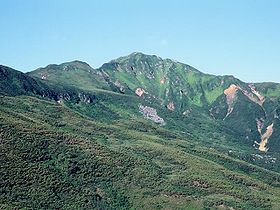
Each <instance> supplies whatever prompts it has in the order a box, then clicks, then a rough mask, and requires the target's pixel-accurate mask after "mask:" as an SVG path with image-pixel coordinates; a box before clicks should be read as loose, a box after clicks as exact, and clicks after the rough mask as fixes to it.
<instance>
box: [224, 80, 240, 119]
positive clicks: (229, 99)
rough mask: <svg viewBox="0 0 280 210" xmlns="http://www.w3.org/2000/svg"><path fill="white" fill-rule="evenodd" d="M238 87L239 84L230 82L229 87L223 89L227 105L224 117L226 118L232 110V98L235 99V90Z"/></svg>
mask: <svg viewBox="0 0 280 210" xmlns="http://www.w3.org/2000/svg"><path fill="white" fill-rule="evenodd" d="M239 89H240V87H239V86H237V85H235V84H231V85H230V86H229V88H227V89H225V90H224V94H225V95H226V98H227V105H228V111H227V114H226V116H225V118H227V117H228V116H229V115H230V114H231V113H232V111H233V102H234V99H235V96H236V92H237V90H239ZM225 118H224V119H225Z"/></svg>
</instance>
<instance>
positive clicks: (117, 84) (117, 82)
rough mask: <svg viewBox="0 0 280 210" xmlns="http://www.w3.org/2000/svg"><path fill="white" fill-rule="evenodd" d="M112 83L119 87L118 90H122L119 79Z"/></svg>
mask: <svg viewBox="0 0 280 210" xmlns="http://www.w3.org/2000/svg"><path fill="white" fill-rule="evenodd" d="M114 85H115V86H116V87H118V88H119V90H120V92H124V89H125V88H124V86H123V85H122V84H121V83H120V81H119V80H116V81H115V82H114Z"/></svg>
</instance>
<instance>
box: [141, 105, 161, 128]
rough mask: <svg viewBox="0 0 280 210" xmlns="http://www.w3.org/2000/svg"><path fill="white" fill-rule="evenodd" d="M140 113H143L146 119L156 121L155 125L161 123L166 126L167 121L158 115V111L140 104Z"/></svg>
mask: <svg viewBox="0 0 280 210" xmlns="http://www.w3.org/2000/svg"><path fill="white" fill-rule="evenodd" d="M139 112H140V113H142V114H143V116H144V117H145V118H146V119H150V120H152V121H154V122H155V123H159V124H161V125H165V124H166V123H165V121H164V120H163V119H162V118H161V117H159V116H158V115H157V110H156V109H154V108H152V107H148V106H143V105H141V104H140V105H139Z"/></svg>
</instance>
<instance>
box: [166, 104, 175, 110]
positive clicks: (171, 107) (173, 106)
mask: <svg viewBox="0 0 280 210" xmlns="http://www.w3.org/2000/svg"><path fill="white" fill-rule="evenodd" d="M167 109H169V110H171V111H173V110H174V109H175V105H174V103H173V102H170V103H169V104H167Z"/></svg>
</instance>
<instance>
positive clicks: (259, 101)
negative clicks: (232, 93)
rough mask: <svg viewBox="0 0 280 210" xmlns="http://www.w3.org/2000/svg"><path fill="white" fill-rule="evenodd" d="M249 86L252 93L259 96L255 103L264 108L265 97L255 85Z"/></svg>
mask: <svg viewBox="0 0 280 210" xmlns="http://www.w3.org/2000/svg"><path fill="white" fill-rule="evenodd" d="M248 86H249V87H250V89H251V91H252V93H253V94H255V96H257V100H255V102H256V103H258V104H259V105H260V106H262V105H263V103H264V101H265V97H264V96H262V95H261V94H260V93H259V92H258V91H257V90H256V87H255V86H254V85H253V84H249V85H248Z"/></svg>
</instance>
